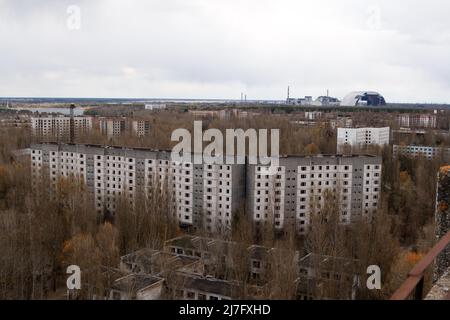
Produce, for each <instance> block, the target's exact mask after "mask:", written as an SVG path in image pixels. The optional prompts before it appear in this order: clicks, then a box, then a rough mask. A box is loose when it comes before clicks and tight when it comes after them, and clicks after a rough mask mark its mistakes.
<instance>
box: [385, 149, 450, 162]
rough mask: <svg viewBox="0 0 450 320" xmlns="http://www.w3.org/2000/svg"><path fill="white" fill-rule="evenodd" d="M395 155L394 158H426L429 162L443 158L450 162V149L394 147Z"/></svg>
mask: <svg viewBox="0 0 450 320" xmlns="http://www.w3.org/2000/svg"><path fill="white" fill-rule="evenodd" d="M393 153H394V157H398V156H400V155H403V156H407V157H411V158H416V157H424V158H426V159H428V160H433V159H436V158H442V159H443V160H445V161H450V148H441V147H427V146H415V145H410V146H401V145H394V148H393Z"/></svg>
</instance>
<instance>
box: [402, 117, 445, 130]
mask: <svg viewBox="0 0 450 320" xmlns="http://www.w3.org/2000/svg"><path fill="white" fill-rule="evenodd" d="M397 122H398V124H399V126H400V127H407V128H436V125H437V116H436V115H434V114H400V115H398V116H397Z"/></svg>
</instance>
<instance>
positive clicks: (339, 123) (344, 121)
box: [330, 116, 353, 129]
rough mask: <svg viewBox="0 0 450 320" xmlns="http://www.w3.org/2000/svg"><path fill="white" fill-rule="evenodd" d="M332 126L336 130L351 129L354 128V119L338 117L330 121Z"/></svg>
mask: <svg viewBox="0 0 450 320" xmlns="http://www.w3.org/2000/svg"><path fill="white" fill-rule="evenodd" d="M330 126H331V128H333V129H336V128H351V127H352V126H353V119H352V117H350V116H337V118H336V119H332V120H330Z"/></svg>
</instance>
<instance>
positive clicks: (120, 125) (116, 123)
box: [99, 118, 128, 138]
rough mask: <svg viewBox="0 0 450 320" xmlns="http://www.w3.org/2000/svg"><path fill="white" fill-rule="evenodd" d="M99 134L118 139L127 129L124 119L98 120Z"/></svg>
mask: <svg viewBox="0 0 450 320" xmlns="http://www.w3.org/2000/svg"><path fill="white" fill-rule="evenodd" d="M99 126H100V132H101V134H102V135H105V136H108V137H110V138H112V137H120V136H121V135H122V134H123V133H124V132H125V131H126V130H127V128H128V121H127V119H126V118H100V120H99Z"/></svg>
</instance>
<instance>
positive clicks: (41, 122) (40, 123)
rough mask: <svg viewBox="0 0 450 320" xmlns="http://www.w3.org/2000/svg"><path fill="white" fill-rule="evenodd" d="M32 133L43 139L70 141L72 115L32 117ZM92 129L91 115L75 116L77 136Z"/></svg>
mask: <svg viewBox="0 0 450 320" xmlns="http://www.w3.org/2000/svg"><path fill="white" fill-rule="evenodd" d="M31 130H32V134H33V135H34V136H36V137H38V138H40V139H43V140H50V141H51V140H58V141H68V140H69V138H70V117H65V116H57V117H32V118H31ZM91 130H92V118H91V117H74V133H75V136H77V135H81V134H85V133H88V132H89V131H91Z"/></svg>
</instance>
